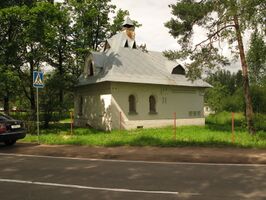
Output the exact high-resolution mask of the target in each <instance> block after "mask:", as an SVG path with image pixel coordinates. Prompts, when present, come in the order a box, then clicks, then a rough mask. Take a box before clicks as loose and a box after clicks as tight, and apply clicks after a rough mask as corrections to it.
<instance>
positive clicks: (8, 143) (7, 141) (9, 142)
mask: <svg viewBox="0 0 266 200" xmlns="http://www.w3.org/2000/svg"><path fill="white" fill-rule="evenodd" d="M15 143H16V140H6V141H5V145H7V146H12V145H14V144H15Z"/></svg>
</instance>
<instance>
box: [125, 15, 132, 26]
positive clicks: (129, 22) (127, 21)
mask: <svg viewBox="0 0 266 200" xmlns="http://www.w3.org/2000/svg"><path fill="white" fill-rule="evenodd" d="M133 26H134V23H133V21H132V20H131V19H130V18H129V17H127V18H126V19H125V21H124V23H123V27H133Z"/></svg>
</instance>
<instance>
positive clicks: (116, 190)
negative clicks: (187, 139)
mask: <svg viewBox="0 0 266 200" xmlns="http://www.w3.org/2000/svg"><path fill="white" fill-rule="evenodd" d="M0 182H6V183H19V184H31V185H42V186H53V187H64V188H74V189H85V190H102V191H111V192H128V193H146V194H167V195H178V194H179V192H171V191H152V190H132V189H124V188H122V189H121V188H104V187H90V186H83V185H72V184H61V183H47V182H38V181H24V180H16V179H2V178H0ZM186 194H187V195H199V194H198V193H186Z"/></svg>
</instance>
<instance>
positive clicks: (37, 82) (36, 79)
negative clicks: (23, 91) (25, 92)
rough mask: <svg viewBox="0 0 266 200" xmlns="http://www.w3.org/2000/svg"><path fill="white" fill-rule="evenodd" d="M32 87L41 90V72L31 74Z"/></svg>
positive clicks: (42, 85) (42, 84)
mask: <svg viewBox="0 0 266 200" xmlns="http://www.w3.org/2000/svg"><path fill="white" fill-rule="evenodd" d="M33 87H35V88H43V87H44V83H43V72H38V71H34V72H33Z"/></svg>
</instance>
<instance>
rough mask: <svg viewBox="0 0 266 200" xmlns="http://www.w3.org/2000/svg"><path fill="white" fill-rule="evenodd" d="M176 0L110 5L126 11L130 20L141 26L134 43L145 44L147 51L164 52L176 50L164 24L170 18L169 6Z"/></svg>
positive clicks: (135, 0) (134, 0)
mask: <svg viewBox="0 0 266 200" xmlns="http://www.w3.org/2000/svg"><path fill="white" fill-rule="evenodd" d="M175 2H176V0H112V3H113V4H115V5H116V6H117V8H121V9H123V10H128V11H129V13H130V18H131V19H132V20H136V21H138V22H139V23H140V24H142V26H141V27H139V28H136V30H135V32H136V42H137V43H138V45H140V44H146V45H147V49H149V50H154V51H164V50H167V49H176V48H177V47H178V45H177V42H176V40H175V39H174V38H173V37H172V36H171V35H170V34H169V33H168V29H167V28H166V27H165V26H164V23H165V22H167V21H169V20H170V18H171V9H170V8H169V7H168V5H169V4H172V3H175Z"/></svg>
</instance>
